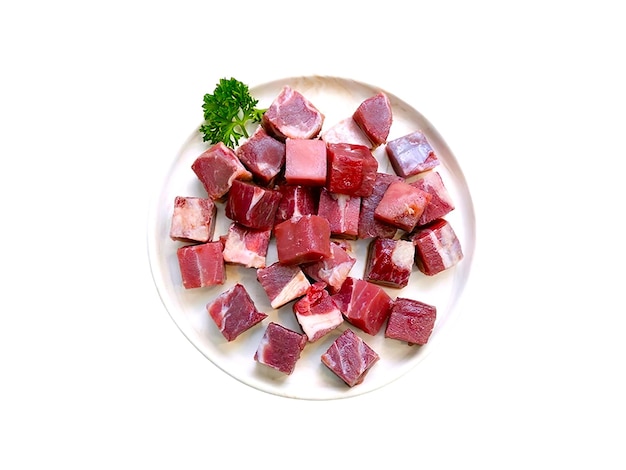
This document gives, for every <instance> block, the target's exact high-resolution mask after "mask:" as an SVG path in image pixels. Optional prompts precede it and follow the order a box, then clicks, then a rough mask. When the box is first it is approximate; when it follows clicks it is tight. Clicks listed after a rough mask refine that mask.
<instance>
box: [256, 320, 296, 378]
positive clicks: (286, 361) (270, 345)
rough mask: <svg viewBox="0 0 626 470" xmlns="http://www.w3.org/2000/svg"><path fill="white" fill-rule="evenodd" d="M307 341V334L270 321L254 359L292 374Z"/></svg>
mask: <svg viewBox="0 0 626 470" xmlns="http://www.w3.org/2000/svg"><path fill="white" fill-rule="evenodd" d="M306 343H307V337H306V335H303V334H301V333H298V332H296V331H293V330H290V329H289V328H286V327H284V326H282V325H279V324H278V323H275V322H270V323H269V324H268V325H267V328H266V329H265V333H264V334H263V338H261V342H260V343H259V347H258V348H257V350H256V352H255V353H254V360H255V361H257V362H258V363H260V364H264V365H266V366H268V367H271V368H272V369H275V370H277V371H279V372H282V373H283V374H287V375H291V373H292V372H293V371H294V369H295V367H296V363H297V362H298V359H300V355H301V354H302V350H303V349H304V347H305V346H306Z"/></svg>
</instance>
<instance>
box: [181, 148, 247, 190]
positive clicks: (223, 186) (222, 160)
mask: <svg viewBox="0 0 626 470" xmlns="http://www.w3.org/2000/svg"><path fill="white" fill-rule="evenodd" d="M191 169H192V170H193V172H194V173H195V174H196V176H197V177H198V179H199V180H200V182H201V183H202V186H204V189H205V190H206V192H207V194H208V195H209V197H210V198H211V199H214V200H220V199H222V198H223V197H224V196H225V195H226V193H228V191H229V190H230V187H231V185H232V183H233V181H234V180H236V179H240V180H251V179H252V173H250V172H249V171H248V170H246V168H245V167H244V166H243V165H242V163H241V162H240V161H239V159H238V158H237V155H235V152H234V151H233V150H232V149H230V148H228V147H226V145H224V144H223V143H221V142H220V143H217V144H215V145H213V146H211V147H210V148H209V149H208V150H206V151H205V152H204V153H202V155H200V156H199V157H198V158H197V159H196V160H195V161H194V162H193V164H192V165H191Z"/></svg>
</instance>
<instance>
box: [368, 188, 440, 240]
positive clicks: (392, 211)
mask: <svg viewBox="0 0 626 470" xmlns="http://www.w3.org/2000/svg"><path fill="white" fill-rule="evenodd" d="M430 197H431V196H430V194H428V193H427V192H425V191H422V190H421V189H418V188H416V187H414V186H411V185H410V184H408V183H405V182H404V181H396V182H394V183H391V184H390V185H389V187H388V188H387V191H385V194H384V195H383V197H382V199H381V200H380V202H379V203H378V206H376V209H375V210H374V217H375V218H376V219H377V220H379V221H381V222H383V223H386V224H389V225H392V226H394V227H397V228H399V229H402V230H405V231H407V232H411V231H412V230H413V229H414V228H415V226H416V225H417V222H418V221H419V219H420V217H421V216H422V213H423V212H424V209H425V208H426V205H427V204H428V202H429V201H430Z"/></svg>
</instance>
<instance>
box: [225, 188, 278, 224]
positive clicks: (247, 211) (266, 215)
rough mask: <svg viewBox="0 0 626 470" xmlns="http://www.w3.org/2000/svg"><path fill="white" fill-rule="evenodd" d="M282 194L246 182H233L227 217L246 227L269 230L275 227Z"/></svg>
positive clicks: (229, 195)
mask: <svg viewBox="0 0 626 470" xmlns="http://www.w3.org/2000/svg"><path fill="white" fill-rule="evenodd" d="M280 198H281V194H280V193H279V192H278V191H274V190H273V189H267V188H262V187H261V186H258V185H256V184H253V183H248V182H245V181H238V180H235V181H233V185H232V187H231V190H230V192H229V194H228V201H226V207H225V212H224V213H225V215H226V217H228V218H229V219H231V220H233V221H234V222H238V223H239V224H241V225H243V226H244V227H248V228H252V229H257V230H267V229H271V228H272V227H273V226H274V219H275V218H276V210H277V209H278V205H279V204H280Z"/></svg>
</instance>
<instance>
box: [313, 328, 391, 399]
mask: <svg viewBox="0 0 626 470" xmlns="http://www.w3.org/2000/svg"><path fill="white" fill-rule="evenodd" d="M379 359H380V356H379V355H378V354H377V353H376V351H374V350H373V349H372V348H371V347H370V346H369V345H368V344H367V343H365V341H363V340H362V339H361V338H360V337H359V336H357V334H356V333H354V331H352V330H350V329H347V330H345V331H344V332H343V333H342V334H341V336H339V337H338V338H337V339H336V340H335V341H334V342H333V343H332V344H331V345H330V347H329V348H328V350H327V351H326V352H325V353H324V354H322V363H323V364H324V365H325V366H326V367H328V368H329V369H330V370H331V371H333V372H334V373H335V375H337V377H339V378H340V379H341V380H343V381H344V382H345V383H346V384H347V385H348V386H350V387H354V386H355V385H358V384H360V383H362V382H363V380H364V379H365V376H366V375H367V373H368V372H369V370H370V369H371V367H372V366H373V365H374V364H375V363H376V362H377V361H378V360H379Z"/></svg>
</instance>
